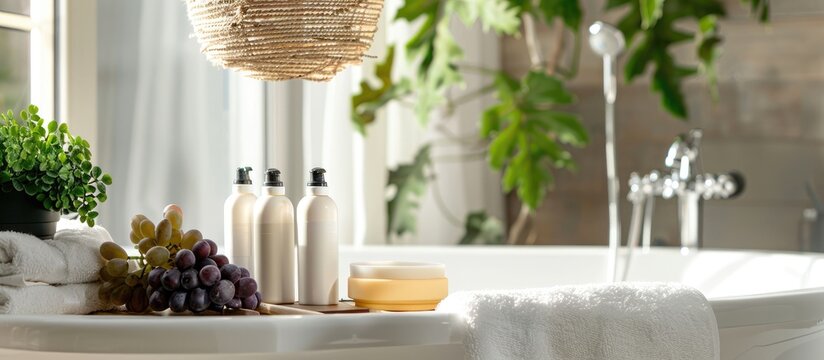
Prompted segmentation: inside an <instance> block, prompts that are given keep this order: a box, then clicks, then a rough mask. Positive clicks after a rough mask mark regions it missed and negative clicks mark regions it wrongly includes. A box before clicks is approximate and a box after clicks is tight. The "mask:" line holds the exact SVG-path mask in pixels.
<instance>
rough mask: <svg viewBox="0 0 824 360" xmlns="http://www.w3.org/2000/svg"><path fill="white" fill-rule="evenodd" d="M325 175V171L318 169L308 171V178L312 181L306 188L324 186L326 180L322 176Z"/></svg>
mask: <svg viewBox="0 0 824 360" xmlns="http://www.w3.org/2000/svg"><path fill="white" fill-rule="evenodd" d="M325 173H326V169H324V168H319V167H316V168H314V169H312V170H309V176H310V177H311V178H312V180H311V181H310V182H309V183H307V184H306V186H326V178H325V177H324V176H323V174H325Z"/></svg>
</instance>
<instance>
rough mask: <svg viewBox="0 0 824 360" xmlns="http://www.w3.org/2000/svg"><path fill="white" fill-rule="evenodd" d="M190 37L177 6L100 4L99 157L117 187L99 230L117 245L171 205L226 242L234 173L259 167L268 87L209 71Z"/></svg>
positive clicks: (151, 0)
mask: <svg viewBox="0 0 824 360" xmlns="http://www.w3.org/2000/svg"><path fill="white" fill-rule="evenodd" d="M191 32H192V30H191V25H189V22H188V19H187V17H186V8H185V4H183V3H182V2H179V1H168V0H144V1H117V0H101V1H99V2H98V39H97V41H98V69H99V70H98V81H99V85H98V104H99V105H98V114H99V115H98V116H99V118H98V130H99V132H98V133H99V138H100V144H99V149H98V152H97V153H98V154H99V157H100V163H101V166H102V167H103V168H104V169H106V170H107V171H109V172H111V174H112V176H113V178H114V181H115V182H114V184H113V185H112V186H111V187H110V191H109V201H108V202H106V203H105V204H104V205H103V206H102V207H101V224H102V225H103V226H105V227H107V228H108V229H109V230H110V232H111V233H112V235H113V236H114V237H115V238H116V239H117V241H118V242H121V243H128V242H129V240H128V232H129V219H130V218H131V216H132V215H134V214H138V213H142V214H146V215H147V216H149V217H150V218H151V219H154V220H155V221H156V220H159V218H160V216H161V211H162V209H163V206H164V205H166V204H168V203H178V204H180V205H181V206H182V207H183V209H184V212H185V219H184V227H185V228H198V229H200V230H201V231H202V232H203V234H204V236H206V237H210V238H213V239H215V240H216V241H218V242H221V241H222V239H221V238H222V234H223V230H222V217H223V201H224V199H225V198H226V196H228V194H229V191H230V189H231V183H232V182H231V181H232V176H233V168H234V167H236V166H240V165H246V164H249V165H251V166H253V167H254V168H255V170H258V171H260V170H262V169H261V167H262V166H263V161H262V158H263V154H262V151H261V150H260V149H261V148H262V144H263V138H264V134H263V132H262V131H261V129H262V126H263V125H262V124H263V118H262V117H263V90H262V89H263V84H262V83H261V82H258V81H254V80H248V79H241V78H239V77H237V76H236V75H234V74H231V73H230V72H228V71H226V70H222V69H219V68H216V67H214V66H212V65H211V64H210V63H208V62H207V61H206V59H205V58H204V57H203V55H202V54H200V51H199V45H198V44H197V42H196V41H195V40H194V39H192V38H190V34H191Z"/></svg>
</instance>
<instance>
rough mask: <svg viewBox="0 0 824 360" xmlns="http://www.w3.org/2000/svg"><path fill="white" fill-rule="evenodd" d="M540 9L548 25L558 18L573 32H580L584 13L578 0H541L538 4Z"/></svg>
mask: <svg viewBox="0 0 824 360" xmlns="http://www.w3.org/2000/svg"><path fill="white" fill-rule="evenodd" d="M538 8H539V9H540V10H541V13H542V14H543V15H544V19H545V21H546V22H547V23H550V22H552V20H553V19H555V18H556V17H557V18H560V19H561V20H562V21H563V22H564V25H566V26H567V27H568V28H569V29H570V30H572V31H573V32H578V28H580V27H581V18H582V17H583V15H584V13H583V11H581V5H580V4H579V3H578V0H541V1H539V2H538Z"/></svg>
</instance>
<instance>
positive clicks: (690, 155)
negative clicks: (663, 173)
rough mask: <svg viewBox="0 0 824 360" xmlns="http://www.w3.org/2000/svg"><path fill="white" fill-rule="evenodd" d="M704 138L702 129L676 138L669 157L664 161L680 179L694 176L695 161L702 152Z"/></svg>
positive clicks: (669, 151)
mask: <svg viewBox="0 0 824 360" xmlns="http://www.w3.org/2000/svg"><path fill="white" fill-rule="evenodd" d="M703 136H704V131H703V130H701V129H692V130H690V131H689V132H687V133H685V134H680V135H678V136H676V137H675V140H674V141H673V142H672V145H670V147H669V150H667V157H666V158H665V159H664V165H666V167H667V168H668V169H670V170H672V171H673V172H674V173H675V174H678V176H679V178H681V179H687V178H688V177H690V176H693V175H694V173H695V171H694V168H693V167H694V166H695V161H696V160H697V159H698V155H699V153H700V151H701V138H702V137H703Z"/></svg>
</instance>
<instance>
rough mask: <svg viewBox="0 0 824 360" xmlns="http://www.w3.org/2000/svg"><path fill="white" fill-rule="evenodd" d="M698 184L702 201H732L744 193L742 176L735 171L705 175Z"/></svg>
mask: <svg viewBox="0 0 824 360" xmlns="http://www.w3.org/2000/svg"><path fill="white" fill-rule="evenodd" d="M701 177H702V178H703V179H701V181H700V182H699V183H700V184H701V186H702V188H703V189H702V190H701V193H702V194H703V197H704V199H706V200H710V199H732V198H735V197H737V196H739V195H741V193H742V192H744V184H745V183H744V176H743V175H741V173H739V172H737V171H731V172H729V173H726V174H705V175H703V176H701Z"/></svg>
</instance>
